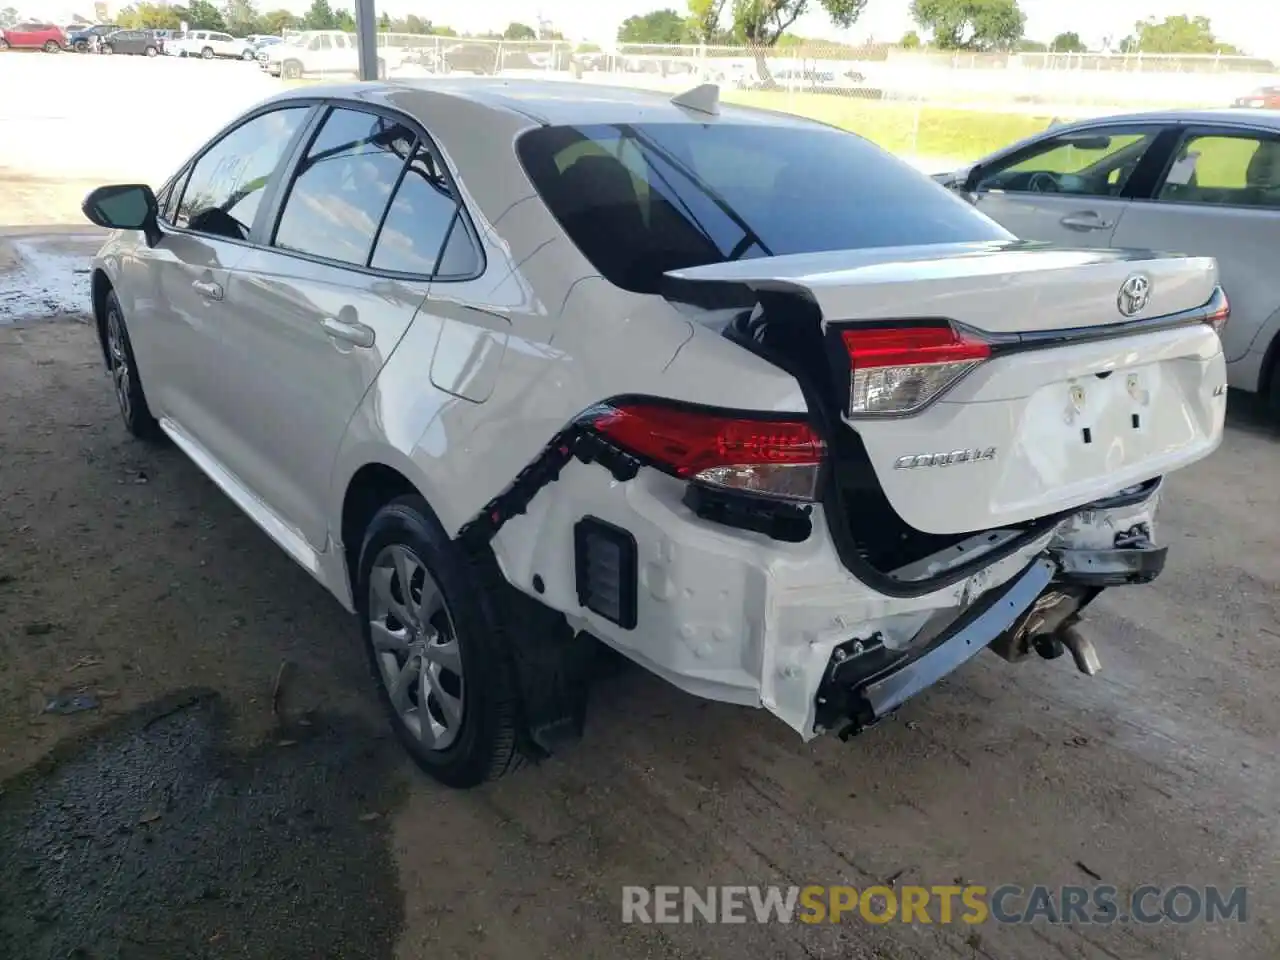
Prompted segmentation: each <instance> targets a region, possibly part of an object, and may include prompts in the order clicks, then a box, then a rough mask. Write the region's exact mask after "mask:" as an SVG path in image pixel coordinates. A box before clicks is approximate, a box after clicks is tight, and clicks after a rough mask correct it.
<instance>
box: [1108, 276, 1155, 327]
mask: <svg viewBox="0 0 1280 960" xmlns="http://www.w3.org/2000/svg"><path fill="white" fill-rule="evenodd" d="M1150 299H1151V280H1150V278H1149V277H1147V276H1146V274H1142V273H1135V274H1132V275H1131V276H1130V277H1129V278H1128V279H1127V280H1125V282H1124V283H1122V284H1121V285H1120V295H1119V296H1117V297H1116V307H1117V308H1119V310H1120V313H1121V314H1123V315H1124V316H1126V317H1132V316H1135V315H1137V314H1138V313H1141V312H1142V308H1143V307H1145V306H1146V305H1147V302H1148V301H1149V300H1150Z"/></svg>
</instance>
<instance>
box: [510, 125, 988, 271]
mask: <svg viewBox="0 0 1280 960" xmlns="http://www.w3.org/2000/svg"><path fill="white" fill-rule="evenodd" d="M517 152H518V153H519V156H520V161H521V163H522V164H523V165H524V168H525V170H526V172H527V173H528V174H529V178H530V179H531V180H532V181H533V184H534V186H535V188H536V189H537V191H538V193H539V194H540V195H541V197H542V199H543V200H544V201H545V202H546V204H547V207H548V208H549V209H550V210H551V212H552V214H553V215H554V216H555V218H556V219H557V220H558V221H559V222H560V225H561V226H562V227H563V228H564V231H565V233H567V234H568V236H569V238H570V239H571V240H572V241H573V242H574V244H576V245H577V247H578V249H579V250H581V251H582V253H583V255H584V256H585V257H586V258H587V259H588V260H589V261H590V262H591V264H592V266H594V267H595V269H596V270H598V271H599V272H600V275H601V276H603V277H604V278H605V279H606V280H608V281H610V282H611V283H613V284H615V285H617V286H619V287H622V288H624V289H627V290H632V291H634V292H637V293H655V292H657V291H658V287H659V283H660V281H661V278H662V274H663V273H665V272H666V271H668V270H677V269H680V268H683V267H690V266H700V265H703V264H708V263H722V262H724V261H727V260H742V259H750V258H755V257H768V256H781V255H783V254H791V253H813V252H817V251H822V250H845V249H856V248H866V247H886V246H900V245H911V244H929V243H951V242H966V241H982V240H1004V239H1009V237H1010V235H1009V234H1008V233H1006V232H1005V231H1004V229H1003V228H1001V227H999V226H998V225H996V223H995V222H994V221H992V220H990V219H988V218H987V217H986V216H984V215H983V214H981V213H979V212H978V211H977V210H976V209H974V208H973V207H972V206H971V205H969V204H968V203H966V202H965V201H964V200H962V199H961V198H959V197H957V196H956V195H955V194H953V193H952V192H951V191H949V190H947V189H946V188H944V187H942V186H939V185H938V184H936V183H934V182H933V181H932V180H931V179H930V178H928V177H926V176H924V175H923V174H921V173H919V172H917V171H916V170H914V169H913V168H912V167H910V166H909V165H907V164H906V163H904V162H902V161H901V160H898V159H897V158H895V157H893V156H891V155H890V154H888V153H886V152H885V151H883V150H881V149H880V148H879V147H876V146H874V145H873V144H871V143H870V142H868V141H866V140H863V139H862V138H861V137H857V136H854V135H853V134H850V133H844V132H842V131H839V130H826V129H822V128H816V127H815V128H802V127H789V128H779V127H777V126H771V125H764V124H758V125H757V124H740V125H734V124H725V123H716V124H708V125H702V124H695V123H655V124H619V125H594V126H581V127H571V126H552V127H540V128H538V129H536V130H531V131H529V132H528V133H526V134H524V135H523V136H522V137H521V138H520V140H519V142H518V144H517Z"/></svg>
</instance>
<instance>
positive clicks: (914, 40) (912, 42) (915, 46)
mask: <svg viewBox="0 0 1280 960" xmlns="http://www.w3.org/2000/svg"><path fill="white" fill-rule="evenodd" d="M898 46H900V47H902V49H903V50H919V49H920V34H918V33H916V32H915V31H914V30H908V31H907V32H906V33H904V34H903V35H902V39H901V40H899V41H898Z"/></svg>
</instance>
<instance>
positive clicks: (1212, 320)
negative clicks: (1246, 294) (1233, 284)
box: [1204, 290, 1231, 333]
mask: <svg viewBox="0 0 1280 960" xmlns="http://www.w3.org/2000/svg"><path fill="white" fill-rule="evenodd" d="M1214 306H1215V309H1214V311H1213V312H1212V313H1210V314H1209V315H1208V316H1207V317H1205V318H1204V322H1205V323H1207V324H1208V325H1209V326H1211V327H1213V329H1215V330H1217V331H1218V332H1219V333H1221V332H1222V328H1223V327H1225V326H1226V325H1227V320H1228V319H1229V318H1230V317H1231V303H1230V302H1229V301H1228V300H1227V295H1226V293H1225V292H1223V291H1221V290H1219V291H1218V296H1217V297H1216V298H1215V300H1214Z"/></svg>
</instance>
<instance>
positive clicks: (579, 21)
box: [0, 0, 1280, 57]
mask: <svg viewBox="0 0 1280 960" xmlns="http://www.w3.org/2000/svg"><path fill="white" fill-rule="evenodd" d="M214 2H218V0H214ZM331 2H332V4H333V6H335V7H338V6H344V5H348V4H347V3H344V0H331ZM375 2H377V7H378V11H379V12H381V11H383V10H385V11H386V12H387V13H389V14H390V15H391V16H393V17H395V16H404V15H406V14H410V13H415V14H417V15H418V16H420V17H423V18H425V19H430V20H432V21H434V22H436V23H442V24H448V25H449V26H451V27H453V28H454V29H456V30H459V31H464V32H480V31H484V30H494V29H496V30H501V29H502V28H503V27H505V26H506V24H508V23H509V22H511V21H513V20H517V21H520V22H523V23H529V24H531V25H534V24H536V22H537V20H538V18H539V16H541V17H544V18H546V19H547V20H549V21H550V22H551V23H552V24H553V25H554V26H555V28H556V29H557V30H560V31H561V32H562V33H564V34H565V35H566V36H568V37H570V38H573V39H601V38H609V37H612V36H613V35H614V34H615V32H616V31H617V27H618V24H619V23H620V22H622V20H624V19H625V18H626V17H628V16H631V15H632V14H636V13H647V12H648V11H650V10H655V9H659V8H662V7H664V6H670V7H672V8H674V9H677V10H681V11H683V10H684V9H685V7H684V0H668V2H664V0H590V2H584V0H380V2H379V0H375ZM10 4H12V5H13V6H15V7H17V8H18V9H19V11H20V12H21V13H22V15H23V16H30V17H40V18H48V19H50V20H54V21H55V22H60V21H61V20H62V19H66V18H67V15H68V14H74V13H77V12H80V13H82V14H83V15H85V16H88V17H92V11H93V3H92V0H0V6H8V5H10ZM1019 4H1020V6H1021V7H1022V10H1023V12H1024V13H1026V15H1027V36H1028V38H1029V39H1032V40H1041V41H1048V40H1050V39H1052V38H1053V36H1054V35H1056V34H1058V33H1062V32H1064V31H1068V30H1074V31H1075V32H1076V33H1078V34H1080V36H1081V39H1083V40H1084V41H1085V43H1087V44H1088V45H1089V46H1090V47H1096V46H1099V45H1100V44H1101V42H1102V40H1103V38H1104V37H1107V36H1112V37H1114V38H1116V40H1117V41H1118V39H1119V38H1120V37H1123V36H1126V35H1127V34H1129V33H1131V32H1132V30H1133V24H1134V23H1135V22H1136V21H1138V20H1142V19H1144V18H1146V17H1152V16H1154V17H1156V18H1157V19H1162V18H1164V17H1166V16H1170V15H1173V14H1186V15H1188V16H1207V17H1209V19H1210V20H1211V21H1212V23H1213V28H1214V32H1215V33H1216V34H1217V36H1218V37H1219V39H1221V40H1224V41H1226V42H1227V43H1231V44H1234V45H1236V46H1238V47H1240V48H1241V49H1243V50H1245V51H1246V52H1248V53H1252V54H1255V55H1258V56H1272V57H1275V56H1280V3H1276V2H1275V0H1179V2H1174V3H1167V2H1166V3H1161V2H1159V0H1019ZM258 5H259V8H260V9H274V8H276V7H284V8H285V9H289V10H294V11H297V12H300V11H302V10H304V9H306V7H307V6H309V5H310V0H258ZM810 5H811V7H812V8H813V11H812V12H811V13H807V14H806V15H805V16H804V17H803V18H802V19H801V20H800V21H799V22H798V23H797V24H796V26H795V27H794V28H793V32H795V33H800V34H803V35H805V36H812V37H830V38H831V39H839V40H850V41H857V40H865V39H867V38H868V37H871V38H874V39H876V40H897V39H898V38H899V37H901V36H902V34H903V33H905V32H906V31H908V30H910V29H912V27H913V26H914V24H912V22H911V14H910V7H911V0H868V3H867V7H866V10H865V11H864V12H863V14H862V17H861V19H860V20H859V21H858V23H857V24H856V25H855V26H854V27H853V28H852V29H851V30H848V31H842V30H839V29H837V28H835V27H833V26H832V24H831V22H830V21H829V20H827V19H826V15H825V14H824V13H823V12H822V9H821V5H820V3H819V2H818V0H811V4H810ZM120 6H123V3H121V2H120V0H108V9H110V10H116V9H119V7H120Z"/></svg>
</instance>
